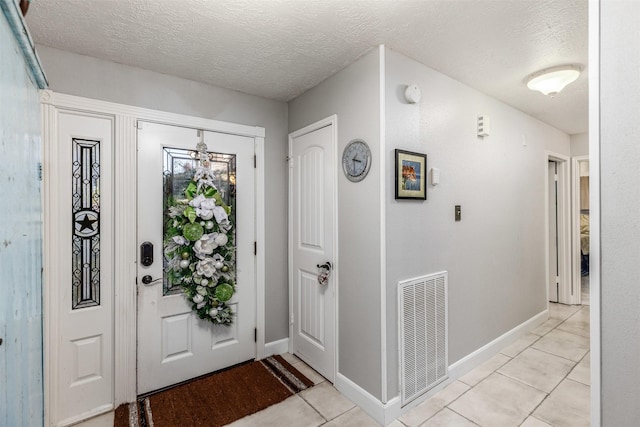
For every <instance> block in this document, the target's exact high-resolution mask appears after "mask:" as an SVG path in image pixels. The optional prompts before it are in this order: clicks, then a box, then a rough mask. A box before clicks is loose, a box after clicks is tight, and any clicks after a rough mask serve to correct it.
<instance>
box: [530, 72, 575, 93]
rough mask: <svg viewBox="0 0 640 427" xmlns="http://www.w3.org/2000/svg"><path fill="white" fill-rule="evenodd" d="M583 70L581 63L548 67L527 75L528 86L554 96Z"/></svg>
mask: <svg viewBox="0 0 640 427" xmlns="http://www.w3.org/2000/svg"><path fill="white" fill-rule="evenodd" d="M580 71H582V67H580V66H579V65H562V66H560V67H553V68H547V69H544V70H541V71H538V72H537V73H533V74H532V75H530V76H529V77H527V79H526V82H527V87H528V88H529V89H531V90H537V91H540V92H542V93H544V94H545V95H550V96H554V95H555V94H557V93H558V92H560V91H561V90H562V89H564V87H565V86H566V85H568V84H569V83H572V82H574V81H575V80H576V79H577V78H578V76H579V75H580Z"/></svg>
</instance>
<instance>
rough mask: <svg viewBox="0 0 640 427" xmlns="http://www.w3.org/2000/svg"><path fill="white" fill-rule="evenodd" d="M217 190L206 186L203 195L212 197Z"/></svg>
mask: <svg viewBox="0 0 640 427" xmlns="http://www.w3.org/2000/svg"><path fill="white" fill-rule="evenodd" d="M217 192H218V190H216V189H215V188H214V187H207V189H206V190H204V197H213V196H215V195H216V193H217Z"/></svg>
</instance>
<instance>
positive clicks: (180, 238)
mask: <svg viewBox="0 0 640 427" xmlns="http://www.w3.org/2000/svg"><path fill="white" fill-rule="evenodd" d="M173 241H174V242H175V243H176V244H177V245H180V246H185V245H188V244H189V241H188V240H187V239H186V238H185V237H184V236H173Z"/></svg>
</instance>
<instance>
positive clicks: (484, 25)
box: [27, 0, 588, 134]
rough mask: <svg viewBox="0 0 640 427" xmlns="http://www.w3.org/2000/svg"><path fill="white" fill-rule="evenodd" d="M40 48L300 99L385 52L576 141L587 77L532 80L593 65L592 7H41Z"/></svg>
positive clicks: (255, 1)
mask: <svg viewBox="0 0 640 427" xmlns="http://www.w3.org/2000/svg"><path fill="white" fill-rule="evenodd" d="M27 22H28V25H29V29H30V31H31V33H32V36H33V38H34V39H35V41H36V43H40V44H44V45H47V46H51V47H55V48H58V49H63V50H67V51H71V52H75V53H80V54H84V55H90V56H94V57H98V58H103V59H108V60H111V61H115V62H119V63H123V64H128V65H132V66H136V67H140V68H145V69H148V70H153V71H157V72H160V73H164V74H170V75H175V76H180V77H184V78H187V79H191V80H196V81H200V82H205V83H209V84H213V85H216V86H222V87H227V88H231V89H235V90H239V91H242V92H246V93H250V94H254V95H259V96H263V97H266V98H272V99H278V100H282V101H288V100H290V99H292V98H294V97H296V96H297V95H299V94H301V93H303V92H305V91H306V90H308V89H310V88H312V87H313V86H315V85H317V84H318V83H320V82H321V81H323V80H324V79H326V78H327V77H329V76H331V75H332V74H333V73H335V72H336V71H339V70H340V69H342V68H344V67H345V66H347V65H349V64H351V63H352V62H354V61H355V60H356V59H357V58H358V57H360V56H362V55H363V54H364V53H366V52H367V51H368V50H370V49H371V48H372V47H374V46H376V45H378V44H385V45H387V46H388V47H390V48H392V49H394V50H397V51H400V52H402V53H404V54H406V55H408V56H410V57H412V58H414V59H416V60H418V61H419V62H421V63H423V64H425V65H427V66H429V67H431V68H434V69H436V70H438V71H440V72H442V73H444V74H447V75H449V76H451V77H453V78H454V79H456V80H459V81H461V82H463V83H465V84H467V85H469V86H471V87H473V88H475V89H477V90H479V91H481V92H484V93H486V94H488V95H490V96H493V97H495V98H497V99H500V100H502V101H504V102H506V103H507V104H510V105H512V106H514V107H516V108H518V109H520V110H522V111H524V112H526V113H528V114H530V115H532V116H534V117H537V118H539V119H540V120H542V121H544V122H547V123H549V124H551V125H553V126H555V127H557V128H559V129H562V130H564V131H565V132H567V133H570V134H573V133H581V132H586V131H587V128H588V126H587V123H588V122H587V120H588V105H587V99H588V96H587V95H588V94H587V72H586V71H588V70H585V72H583V73H582V75H581V76H580V78H579V79H578V81H576V82H575V83H573V84H571V85H569V86H567V88H565V90H564V91H562V92H561V93H560V94H558V95H557V96H556V97H555V98H550V97H546V96H544V95H542V94H540V93H537V92H536V93H534V92H532V91H530V90H528V89H527V88H526V85H525V84H524V78H525V77H526V76H527V75H529V74H531V73H533V72H535V71H538V70H540V69H543V68H548V67H552V66H556V65H562V64H567V63H578V64H581V65H582V66H583V67H585V68H586V65H587V0H511V1H508V0H414V1H404V0H357V1H356V0H339V1H336V0H313V1H311V0H233V1H230V0H91V1H89V0H35V1H33V2H32V5H31V8H30V9H29V14H28V16H27Z"/></svg>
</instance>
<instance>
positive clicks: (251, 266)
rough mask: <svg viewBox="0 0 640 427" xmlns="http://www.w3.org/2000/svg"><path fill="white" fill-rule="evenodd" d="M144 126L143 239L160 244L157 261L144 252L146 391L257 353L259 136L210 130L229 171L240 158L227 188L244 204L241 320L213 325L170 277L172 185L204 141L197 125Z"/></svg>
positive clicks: (141, 367) (237, 302) (237, 306)
mask: <svg viewBox="0 0 640 427" xmlns="http://www.w3.org/2000/svg"><path fill="white" fill-rule="evenodd" d="M139 125H140V126H139V127H140V129H139V130H138V244H139V245H142V244H143V243H144V242H150V243H151V244H152V245H153V263H152V264H151V265H150V266H147V267H145V266H143V265H142V264H141V262H140V261H141V260H140V254H139V255H138V256H139V259H138V285H137V286H138V394H142V393H146V392H149V391H152V390H157V389H160V388H163V387H166V386H169V385H172V384H176V383H179V382H181V381H185V380H188V379H191V378H194V377H197V376H200V375H203V374H206V373H209V372H213V371H216V370H218V369H222V368H225V367H228V366H231V365H234V364H236V363H240V362H243V361H245V360H249V359H253V358H254V357H255V355H256V345H255V338H254V336H255V335H254V333H255V325H256V307H255V304H256V302H255V292H256V286H255V284H256V280H255V255H254V241H255V172H254V171H255V169H254V139H253V138H249V137H244V136H238V135H231V134H223V133H214V132H205V133H204V135H205V137H204V141H205V143H206V144H207V146H208V150H209V152H213V153H221V154H224V155H225V156H221V157H220V159H219V161H216V160H214V161H212V163H211V164H212V167H213V168H218V167H219V168H221V170H226V169H225V168H227V167H231V168H232V165H231V163H233V162H234V161H235V165H236V171H235V178H234V176H233V173H232V172H230V173H229V175H228V176H230V178H229V180H228V181H227V183H228V185H229V187H228V188H226V192H227V194H229V193H234V192H235V201H233V200H232V201H231V202H230V204H232V205H233V206H234V209H235V211H236V248H237V252H236V262H237V265H236V272H237V278H236V293H235V294H234V297H233V299H232V300H230V302H229V305H230V306H231V307H232V309H233V310H234V312H235V319H234V322H233V324H232V325H231V326H220V325H213V324H212V323H210V322H207V321H204V320H201V319H199V318H198V317H197V315H196V314H195V313H194V312H192V310H191V304H189V303H187V302H186V300H185V298H184V297H183V295H182V293H181V292H180V290H179V289H170V288H168V285H166V281H165V280H163V271H164V268H163V197H164V193H165V191H164V188H165V187H167V190H166V191H167V193H172V194H175V195H178V196H180V193H181V192H182V191H183V188H181V187H180V183H179V181H180V179H178V178H179V177H182V178H184V177H185V176H186V175H188V171H189V170H193V168H194V166H195V160H193V159H191V158H190V157H189V151H190V150H191V151H192V150H194V149H195V146H196V144H197V142H198V141H199V138H198V134H197V131H196V130H195V129H188V128H182V127H176V126H169V125H162V124H156V123H139ZM232 159H234V160H232ZM225 163H226V165H225ZM171 174H173V175H172V176H173V179H172V184H171V185H166V186H165V185H164V181H165V179H164V178H165V177H166V176H168V175H171ZM223 175H224V173H223ZM234 179H235V191H234V190H233V186H234V185H233V183H234ZM183 181H184V180H183ZM186 181H188V179H187V180H186ZM229 182H230V184H229ZM169 187H170V188H169ZM222 187H224V185H222ZM218 189H219V190H220V188H218ZM144 276H151V277H150V278H151V279H152V282H151V283H149V284H147V285H145V284H143V283H142V278H143V277H144Z"/></svg>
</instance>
